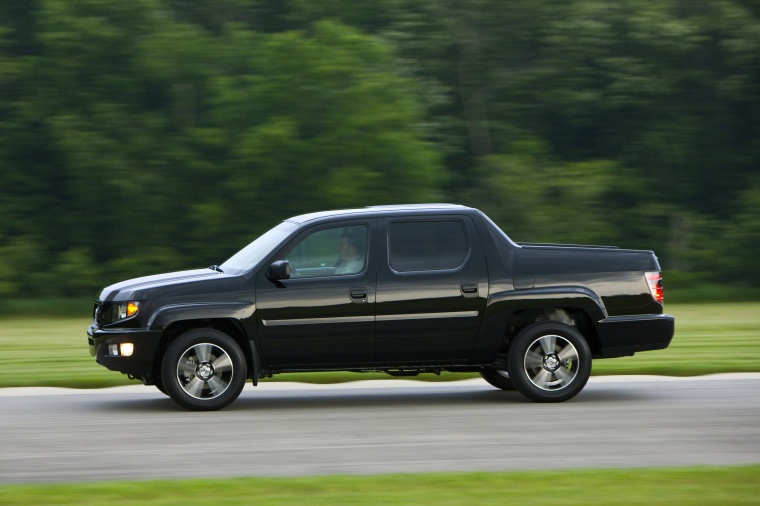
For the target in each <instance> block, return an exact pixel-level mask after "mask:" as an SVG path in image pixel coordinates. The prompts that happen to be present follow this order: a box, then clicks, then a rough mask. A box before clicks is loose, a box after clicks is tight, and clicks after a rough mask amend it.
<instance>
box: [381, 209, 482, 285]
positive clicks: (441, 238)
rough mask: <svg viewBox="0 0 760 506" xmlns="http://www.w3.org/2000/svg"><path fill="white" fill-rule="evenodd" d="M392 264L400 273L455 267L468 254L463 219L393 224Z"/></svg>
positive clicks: (391, 242) (391, 238) (391, 234)
mask: <svg viewBox="0 0 760 506" xmlns="http://www.w3.org/2000/svg"><path fill="white" fill-rule="evenodd" d="M389 239H390V262H391V267H393V269H394V270H396V271H399V272H412V271H430V270H442V269H456V268H457V267H459V266H460V265H462V262H464V260H465V258H466V257H467V252H468V245H467V235H466V233H465V230H464V225H463V224H462V222H460V221H456V220H448V221H407V222H397V223H391V227H390V238H389Z"/></svg>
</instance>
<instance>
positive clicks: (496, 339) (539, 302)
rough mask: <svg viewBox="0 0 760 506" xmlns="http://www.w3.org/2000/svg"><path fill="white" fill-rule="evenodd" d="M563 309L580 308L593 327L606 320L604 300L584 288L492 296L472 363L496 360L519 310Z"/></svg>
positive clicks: (551, 289) (545, 289) (484, 316)
mask: <svg viewBox="0 0 760 506" xmlns="http://www.w3.org/2000/svg"><path fill="white" fill-rule="evenodd" d="M562 307H565V308H566V307H574V308H578V309H581V310H582V311H584V312H586V314H588V315H589V317H590V319H591V321H592V322H593V324H594V325H597V322H599V321H602V320H604V319H606V318H607V310H606V309H605V307H604V302H602V299H601V297H599V295H598V294H596V293H595V292H593V291H592V290H589V289H588V288H585V287H582V286H548V287H541V288H529V289H521V290H504V291H501V292H495V293H492V294H490V295H489V297H488V303H487V305H486V309H485V312H484V314H483V323H482V324H481V326H480V333H479V335H478V340H477V342H476V345H475V348H474V349H473V355H472V357H471V359H470V360H471V361H473V362H479V363H490V362H493V361H494V360H496V355H497V354H498V350H499V348H500V347H501V346H502V344H503V341H504V338H505V330H506V329H507V328H508V323H509V320H510V318H512V315H514V314H515V313H516V312H517V311H520V310H524V309H544V308H562Z"/></svg>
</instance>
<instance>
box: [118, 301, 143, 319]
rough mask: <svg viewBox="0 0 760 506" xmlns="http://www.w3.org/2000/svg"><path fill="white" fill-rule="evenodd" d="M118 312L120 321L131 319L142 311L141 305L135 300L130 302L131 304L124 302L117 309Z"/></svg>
mask: <svg viewBox="0 0 760 506" xmlns="http://www.w3.org/2000/svg"><path fill="white" fill-rule="evenodd" d="M116 311H117V313H116V315H117V317H118V318H117V319H118V320H123V319H124V318H130V317H132V316H134V315H136V314H137V313H138V312H139V311H140V303H139V302H138V301H134V300H130V301H129V302H122V303H120V304H119V305H118V306H117V307H116Z"/></svg>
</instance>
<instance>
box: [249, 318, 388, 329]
mask: <svg viewBox="0 0 760 506" xmlns="http://www.w3.org/2000/svg"><path fill="white" fill-rule="evenodd" d="M373 321H375V317H374V316H338V317H334V318H299V319H293V320H262V321H261V323H263V324H264V326H265V327H280V326H282V325H316V324H320V323H365V322H373Z"/></svg>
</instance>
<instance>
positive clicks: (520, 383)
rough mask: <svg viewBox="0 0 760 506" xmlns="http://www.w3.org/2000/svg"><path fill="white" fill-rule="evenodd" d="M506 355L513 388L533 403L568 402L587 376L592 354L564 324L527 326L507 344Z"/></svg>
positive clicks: (581, 339)
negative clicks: (507, 353) (507, 354)
mask: <svg viewBox="0 0 760 506" xmlns="http://www.w3.org/2000/svg"><path fill="white" fill-rule="evenodd" d="M508 351H509V356H508V358H507V362H508V370H509V372H510V378H511V379H512V381H513V382H514V385H515V388H516V389H517V390H518V391H519V392H520V393H521V394H523V395H524V396H525V397H528V398H529V399H531V400H534V401H537V402H563V401H566V400H568V399H571V398H573V397H575V396H576V395H577V394H578V393H579V392H580V391H581V390H582V389H583V387H584V386H585V385H586V382H587V381H588V378H589V376H590V375H591V360H592V353H591V349H590V348H589V345H588V343H587V342H586V339H585V338H584V337H583V335H582V334H581V333H580V332H579V331H578V330H577V329H575V328H573V327H571V326H569V325H566V324H564V323H560V322H554V321H550V322H541V323H535V324H533V325H529V326H527V327H525V328H524V329H522V330H521V331H520V332H519V333H518V334H517V336H515V338H514V339H513V340H512V341H511V342H510V344H509V350H508Z"/></svg>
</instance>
